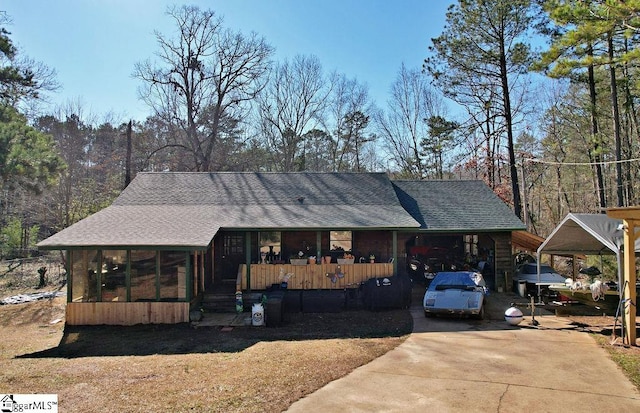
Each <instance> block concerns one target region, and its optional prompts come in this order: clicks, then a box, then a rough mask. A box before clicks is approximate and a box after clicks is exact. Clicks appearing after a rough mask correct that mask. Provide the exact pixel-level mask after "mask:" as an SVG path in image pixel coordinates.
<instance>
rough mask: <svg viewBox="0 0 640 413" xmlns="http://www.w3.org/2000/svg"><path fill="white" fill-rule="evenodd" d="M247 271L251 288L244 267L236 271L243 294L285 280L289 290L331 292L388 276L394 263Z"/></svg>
mask: <svg viewBox="0 0 640 413" xmlns="http://www.w3.org/2000/svg"><path fill="white" fill-rule="evenodd" d="M250 270H251V286H249V285H248V284H247V275H246V274H247V266H246V264H241V265H240V268H238V285H239V286H240V288H241V289H242V290H243V291H246V290H248V289H251V290H265V289H267V288H269V287H271V286H272V285H273V284H281V283H282V282H283V281H285V280H287V288H288V289H295V290H312V289H323V290H325V289H326V290H330V289H342V288H348V287H353V288H355V287H357V286H359V285H360V284H361V283H362V282H364V281H367V280H368V279H370V278H378V277H391V276H392V275H393V264H392V263H379V264H378V263H375V264H369V263H367V264H342V265H338V264H308V265H291V264H251V268H250ZM249 287H250V288H249Z"/></svg>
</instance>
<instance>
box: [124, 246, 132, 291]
mask: <svg viewBox="0 0 640 413" xmlns="http://www.w3.org/2000/svg"><path fill="white" fill-rule="evenodd" d="M124 283H125V284H126V286H127V302H128V303H130V302H131V250H127V266H126V267H125V272H124Z"/></svg>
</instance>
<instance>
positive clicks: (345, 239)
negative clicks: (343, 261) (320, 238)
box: [329, 231, 353, 251]
mask: <svg viewBox="0 0 640 413" xmlns="http://www.w3.org/2000/svg"><path fill="white" fill-rule="evenodd" d="M329 243H330V245H331V250H332V251H341V250H343V251H351V249H352V248H353V234H352V232H351V231H331V232H330V233H329Z"/></svg>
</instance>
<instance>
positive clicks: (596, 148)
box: [588, 47, 607, 214]
mask: <svg viewBox="0 0 640 413" xmlns="http://www.w3.org/2000/svg"><path fill="white" fill-rule="evenodd" d="M588 54H589V55H590V56H592V55H593V49H592V48H591V47H589V50H588ZM588 74H589V80H588V81H589V99H590V101H591V108H590V109H591V110H590V113H591V138H592V139H593V142H592V145H593V152H591V150H589V152H590V153H591V154H592V156H590V158H592V159H589V161H593V162H595V170H596V179H597V185H596V191H598V201H599V203H600V211H601V213H603V214H604V213H605V208H606V207H607V198H606V196H605V192H604V178H603V175H602V156H601V154H600V151H601V148H600V137H599V136H598V113H597V109H596V108H597V106H596V105H597V102H596V97H597V95H596V80H595V75H594V71H593V65H589V68H588Z"/></svg>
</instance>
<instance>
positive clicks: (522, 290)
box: [518, 281, 527, 297]
mask: <svg viewBox="0 0 640 413" xmlns="http://www.w3.org/2000/svg"><path fill="white" fill-rule="evenodd" d="M518 294H519V295H520V297H526V296H527V282H526V281H518Z"/></svg>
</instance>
